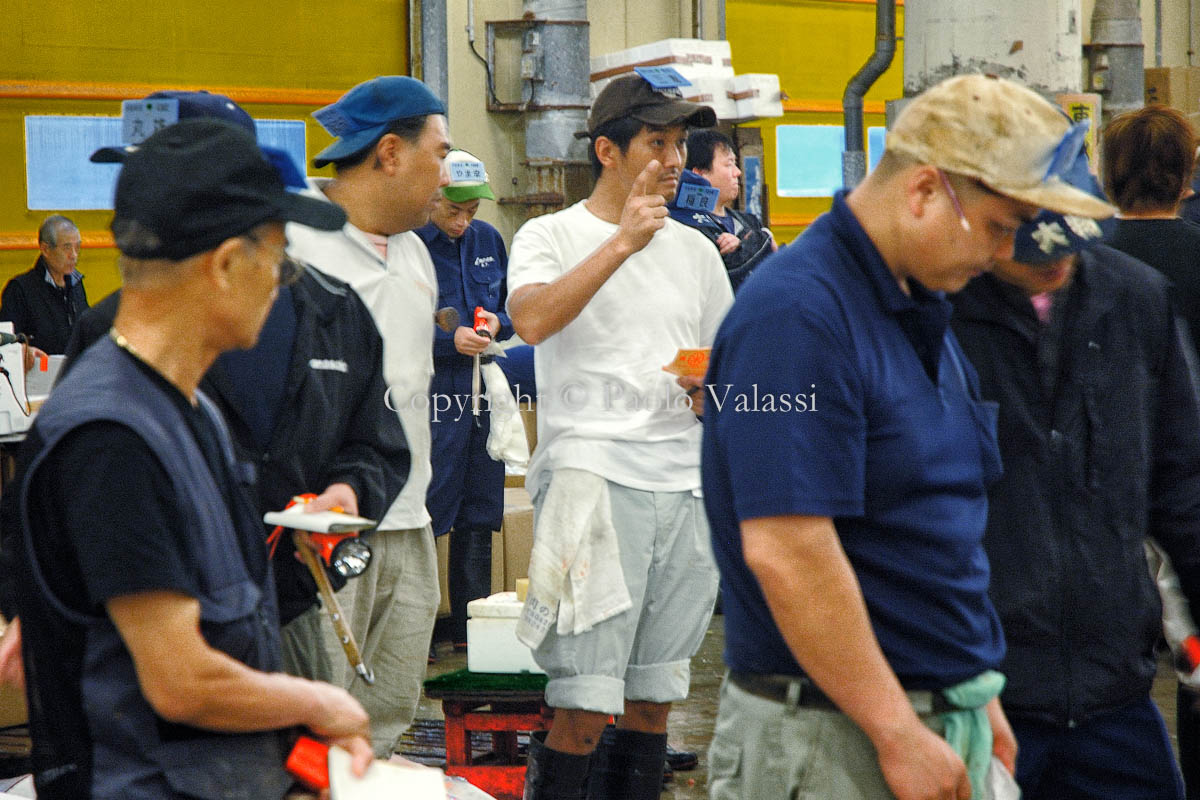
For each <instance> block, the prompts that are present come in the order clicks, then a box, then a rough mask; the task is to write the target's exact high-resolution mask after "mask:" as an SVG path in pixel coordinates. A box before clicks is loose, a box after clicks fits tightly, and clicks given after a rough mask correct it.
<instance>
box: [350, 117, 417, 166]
mask: <svg viewBox="0 0 1200 800" xmlns="http://www.w3.org/2000/svg"><path fill="white" fill-rule="evenodd" d="M429 117H430V115H429V114H422V115H421V116H419V117H405V118H404V119H398V120H396V121H395V122H393V123H392V124H391V125H389V126H388V129H387V130H385V131H384V132H383V133H381V134H379V135H378V136H376V137H375V138H374V139H372V140H371V143H370V144H368V145H366V146H365V147H363V148H361V149H360V150H358V151H357V152H355V153H351V154H350V155H348V156H346V157H345V158H340V159H338V160H337V161H333V162H330V163H332V164H333V168H334V169H335V170H337V171H339V172H340V171H342V170H344V169H350V168H351V167H357V166H358V165H359V164H361V163H363V162H364V161H366V160H367V156H369V155H371V154H372V153H374V152H375V147H376V146H377V145H378V144H379V140H380V139H382V138H383V137H385V136H387V135H388V134H389V133H394V134H396V135H397V136H399V137H400V138H401V139H404V140H405V141H407V142H409V143H410V144H416V142H417V140H418V139H420V138H421V133H422V132H423V131H424V130H425V121H426V120H427V119H429Z"/></svg>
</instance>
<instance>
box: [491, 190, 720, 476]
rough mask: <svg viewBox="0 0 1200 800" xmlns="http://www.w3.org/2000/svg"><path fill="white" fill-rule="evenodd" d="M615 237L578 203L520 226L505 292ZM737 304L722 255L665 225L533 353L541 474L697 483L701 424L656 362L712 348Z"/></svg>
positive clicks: (545, 277) (695, 234)
mask: <svg viewBox="0 0 1200 800" xmlns="http://www.w3.org/2000/svg"><path fill="white" fill-rule="evenodd" d="M616 231H617V226H616V225H614V224H612V223H610V222H605V221H604V220H602V219H600V218H598V217H596V216H595V215H594V214H592V213H591V212H590V211H588V210H587V207H586V206H585V205H584V203H582V202H581V203H576V204H575V205H573V206H571V207H570V208H566V209H563V210H562V211H559V212H557V213H554V214H547V215H546V216H542V217H536V218H534V219H531V220H529V221H528V222H526V223H525V224H524V225H523V226H522V227H521V229H520V230H519V231H517V234H516V236H515V237H514V238H513V243H512V250H511V251H510V253H509V258H508V292H509V297H512V295H513V294H514V293H515V292H516V290H518V289H520V288H521V287H522V286H525V285H527V284H531V283H550V282H552V281H554V280H555V279H556V278H558V277H560V276H561V275H563V274H564V273H566V272H568V271H570V270H571V269H572V268H573V267H575V266H576V265H578V264H579V263H580V262H582V261H583V260H585V259H586V258H587V257H588V256H589V255H591V254H592V253H593V252H595V250H596V248H598V247H599V246H600V245H601V244H603V243H604V242H605V240H607V239H608V238H609V237H610V236H612V235H613V234H614V233H616ZM732 302H733V292H732V290H731V289H730V288H729V279H728V278H727V277H726V276H725V268H724V265H723V264H722V263H721V257H720V255H719V254H718V253H717V249H716V248H715V247H713V245H712V242H710V241H709V240H708V239H706V238H705V237H704V235H703V234H701V233H700V232H699V231H696V230H693V229H691V228H688V227H687V226H685V225H681V224H679V223H678V222H675V221H674V220H671V219H668V220H667V224H666V226H665V227H664V228H663V229H662V230H660V231H658V232H657V233H656V234H654V238H652V239H651V240H650V243H649V244H648V245H646V247H644V248H643V249H642V250H640V251H638V252H637V253H635V254H634V255H632V256H631V257H630V258H629V259H628V260H626V261H625V263H624V264H622V265H621V266H620V267H619V268H618V269H617V271H616V272H615V273H613V275H612V276H611V277H610V278H609V279H608V280H607V281H606V282H605V283H604V285H603V286H601V287H600V290H599V291H597V292H596V294H595V295H594V296H593V297H592V299H591V300H590V301H589V302H588V304H587V305H586V306H585V307H584V309H583V311H582V312H581V313H580V314H579V316H578V317H576V318H575V319H574V320H572V321H571V323H570V324H568V325H567V326H566V327H565V328H563V329H562V330H561V331H559V332H558V333H555V334H553V335H552V336H550V337H548V338H547V339H546V340H545V341H543V342H542V343H541V344H539V345H538V346H537V347H535V348H534V367H535V369H536V370H537V384H538V413H537V416H538V447H537V451H536V452H535V453H534V456H533V461H532V462H531V464H530V468H529V475H528V477H527V478H526V485H527V486H529V487H531V490H532V491H536V490H537V488H538V486H539V475H540V474H541V473H542V471H543V470H547V469H549V470H554V469H561V468H565V467H571V468H578V469H586V470H589V471H591V472H595V473H597V474H599V475H602V476H604V477H605V478H607V479H608V480H610V481H613V482H614V483H619V484H621V485H623V486H629V487H632V488H634V489H641V490H644V491H687V490H692V489H696V488H698V487H699V486H700V431H701V426H700V422H699V420H697V419H696V416H695V414H693V413H692V410H691V408H690V407H689V405H688V403H687V395H686V393H685V392H684V390H683V389H682V388H680V387H679V386H678V385H677V384H676V383H675V376H674V375H672V374H670V373H667V372H664V371H663V369H662V368H663V366H664V365H666V364H669V363H670V362H671V361H673V360H674V359H675V353H676V351H677V350H678V349H679V348H691V347H707V346H710V345H711V344H712V341H713V337H714V336H715V335H716V332H717V326H719V325H720V324H721V320H722V319H723V318H724V317H725V312H726V311H728V310H729V306H730V304H731V303H732Z"/></svg>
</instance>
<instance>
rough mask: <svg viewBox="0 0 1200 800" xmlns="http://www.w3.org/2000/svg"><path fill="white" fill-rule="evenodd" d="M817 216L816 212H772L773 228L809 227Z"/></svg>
mask: <svg viewBox="0 0 1200 800" xmlns="http://www.w3.org/2000/svg"><path fill="white" fill-rule="evenodd" d="M816 218H817V216H816V215H815V214H772V215H771V227H772V228H807V227H808V226H809V225H811V224H813V221H814V220H815V219H816Z"/></svg>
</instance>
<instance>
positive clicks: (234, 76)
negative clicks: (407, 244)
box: [0, 0, 409, 302]
mask: <svg viewBox="0 0 1200 800" xmlns="http://www.w3.org/2000/svg"><path fill="white" fill-rule="evenodd" d="M0 18H3V19H4V21H5V24H4V25H2V26H0V53H3V57H0V84H4V85H10V84H19V83H21V82H22V81H34V82H49V83H51V84H60V85H62V86H64V87H65V88H66V89H67V90H68V91H73V90H75V89H82V90H86V89H87V88H88V87H89V86H90V85H94V84H101V85H106V84H140V85H143V86H148V87H150V88H148V89H147V90H146V91H145V92H142V91H140V90H139V91H138V92H137V93H134V94H130V95H129V96H130V97H139V96H142V95H143V94H145V93H147V92H149V91H153V90H154V89H158V88H164V89H166V88H177V87H206V86H207V87H233V88H237V87H243V88H245V89H254V88H260V87H261V88H272V87H274V88H281V89H285V90H287V89H299V90H305V89H310V90H311V89H317V90H327V91H330V92H333V93H334V96H336V94H340V93H341V92H343V91H345V90H346V89H348V88H350V87H351V86H352V85H354V84H356V83H359V82H361V81H363V80H366V79H368V78H371V77H374V76H375V75H383V74H396V73H405V72H407V69H408V59H409V47H408V3H407V2H405V0H323V2H314V1H313V0H292V1H291V2H284V0H252V1H251V2H246V0H207V2H205V3H203V4H197V3H193V2H189V0H163V1H162V2H146V1H145V0H105V2H102V3H95V2H82V1H81V0H63V1H62V2H55V3H48V2H43V0H0ZM235 99H237V98H236V97H235ZM272 99H273V98H272ZM322 104H323V103H312V104H307V105H306V104H295V103H279V104H266V103H247V102H243V103H242V105H243V106H244V107H245V108H246V110H247V111H248V112H249V113H250V114H251V116H253V117H256V118H259V119H299V120H304V121H305V122H306V123H307V133H308V137H307V139H308V142H307V144H308V155H309V158H310V159H311V157H312V156H313V155H314V154H315V153H316V152H318V151H319V150H320V149H321V148H323V147H324V146H325V145H327V144H328V143H329V142H330V137H329V136H328V135H327V134H326V133H325V132H324V131H323V130H322V129H321V128H320V126H319V125H317V124H316V123H315V122H314V121H313V120H312V119H311V118H310V117H309V116H308V115H309V113H310V112H312V111H313V110H314V109H316V108H317V107H319V105H322ZM120 110H121V108H120V101H119V100H116V99H105V100H87V99H83V100H81V99H53V98H51V99H46V98H41V97H37V96H33V95H30V94H25V95H22V94H21V93H20V92H16V93H15V96H12V97H4V98H0V152H2V153H11V154H21V155H22V157H21V158H9V159H0V285H2V284H3V283H4V282H7V281H8V279H9V278H10V277H12V276H13V275H16V274H18V273H20V272H23V271H25V270H27V269H29V267H30V266H31V265H32V264H33V261H34V259H35V258H36V256H37V253H36V250H35V249H33V248H32V245H31V243H32V241H33V240H34V238H35V233H36V231H37V227H38V225H39V224H40V223H41V221H42V219H44V218H45V217H46V216H48V215H49V214H51V213H53V212H52V211H29V210H28V209H27V208H26V205H25V204H26V193H25V192H26V187H25V166H24V158H23V155H24V152H25V128H24V118H25V116H26V115H30V114H66V115H88V114H95V115H103V116H117V115H119V114H120ZM324 172H328V169H326V170H320V171H318V174H320V173H324ZM64 213H66V214H67V216H69V217H71V218H72V219H74V220H75V221H76V223H77V224H78V225H79V227H80V229H81V231H82V232H83V236H84V250H83V253H82V255H81V256H80V260H79V269H80V271H81V272H83V273H84V275H85V281H84V285H85V286H86V287H87V290H88V296H89V298H90V299H91V300H92V301H93V302H94V301H95V300H99V299H100V298H102V297H104V296H105V295H106V294H108V293H109V292H111V291H112V290H113V289H115V288H116V287H117V286H119V285H120V277H119V275H118V273H117V269H116V258H117V254H116V251H115V250H114V249H113V248H111V247H105V246H103V243H104V242H105V241H107V240H108V239H107V236H106V233H107V230H108V224H109V221H110V219H111V214H110V212H106V211H65V212H64Z"/></svg>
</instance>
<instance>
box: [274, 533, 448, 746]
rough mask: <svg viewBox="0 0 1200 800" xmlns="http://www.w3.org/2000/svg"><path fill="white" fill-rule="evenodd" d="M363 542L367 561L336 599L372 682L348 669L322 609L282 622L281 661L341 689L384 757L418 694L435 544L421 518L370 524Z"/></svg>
mask: <svg viewBox="0 0 1200 800" xmlns="http://www.w3.org/2000/svg"><path fill="white" fill-rule="evenodd" d="M370 542H371V551H372V559H371V566H370V567H368V568H367V571H366V572H364V573H363V574H362V575H360V576H359V577H357V578H354V579H353V580H351V581H348V582H347V583H346V585H345V586H344V587H343V588H342V590H341V591H339V592H338V593H337V598H338V602H339V603H340V604H341V606H342V611H343V612H344V613H345V614H346V619H347V620H348V621H349V623H350V629H351V630H352V631H353V632H354V638H355V640H356V641H357V642H358V645H359V648H360V649H361V651H362V655H363V660H364V661H365V662H366V664H367V666H369V667H370V668H371V669H372V670H373V671H374V672H375V685H374V686H368V685H367V684H366V683H364V682H363V681H362V680H361V679H359V678H357V676H356V675H355V674H354V671H353V670H352V669H351V668H350V664H349V662H347V660H346V656H345V654H344V652H343V651H342V645H341V643H340V642H339V641H338V639H337V636H336V634H335V633H334V632H333V625H332V624H331V623H330V621H329V616H328V614H327V613H326V612H325V610H324V609H319V608H312V609H309V610H308V611H306V612H305V613H304V614H302V615H300V616H299V617H297V618H296V619H294V620H292V622H290V623H289V624H288V625H287V626H286V627H285V628H284V666H285V669H286V670H287V671H288V672H290V673H292V674H294V675H302V676H304V677H307V678H312V679H314V680H323V681H328V682H329V683H332V684H335V685H337V686H343V687H345V688H346V689H348V690H349V691H350V694H352V695H354V697H356V698H357V699H358V701H359V702H360V703H362V704H363V708H365V709H366V710H367V713H368V714H369V715H370V717H371V746H372V748H373V749H374V750H375V757H376V758H388V757H389V756H390V755H391V754H392V753H393V752H394V750H395V747H396V743H397V741H399V739H400V736H401V734H403V733H404V731H406V730H408V726H409V725H411V724H412V721H413V715H414V714H416V711H417V703H418V701H419V700H420V699H421V684H422V682H423V681H424V680H425V668H426V666H427V663H428V661H427V658H428V654H429V641H430V639H431V638H432V636H433V623H434V622H435V620H436V617H437V607H438V598H439V590H438V577H437V551H436V549H435V547H434V542H433V532H432V530H431V529H430V527H429V526H428V525H426V526H425V527H424V528H414V529H412V530H399V531H375V532H374V533H372V534H371V539H370Z"/></svg>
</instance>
